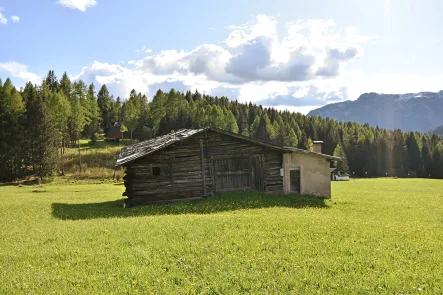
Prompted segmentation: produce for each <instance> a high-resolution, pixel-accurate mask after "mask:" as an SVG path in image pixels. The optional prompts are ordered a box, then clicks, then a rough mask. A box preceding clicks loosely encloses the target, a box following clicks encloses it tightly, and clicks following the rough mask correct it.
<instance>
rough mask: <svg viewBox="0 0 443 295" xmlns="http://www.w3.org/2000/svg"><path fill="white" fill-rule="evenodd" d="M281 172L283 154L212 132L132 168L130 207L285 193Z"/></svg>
mask: <svg viewBox="0 0 443 295" xmlns="http://www.w3.org/2000/svg"><path fill="white" fill-rule="evenodd" d="M281 167H282V152H281V151H280V150H275V149H270V148H264V147H263V146H260V145H257V144H255V143H252V142H249V141H247V140H242V139H237V138H231V137H229V136H227V135H222V134H220V133H217V132H215V131H212V130H211V131H208V132H207V133H206V134H197V135H195V136H193V137H190V138H187V139H186V140H184V141H181V142H176V143H174V145H172V146H169V147H167V148H165V149H163V150H160V151H157V152H155V153H152V154H149V155H147V156H145V157H143V158H141V159H139V160H136V161H134V162H131V163H129V164H128V165H127V169H126V175H125V177H124V179H125V186H126V192H125V195H126V196H127V197H128V199H127V201H126V203H127V204H128V205H135V204H147V203H156V202H166V201H170V200H181V199H190V198H191V199H193V198H202V197H204V196H207V195H212V194H213V193H215V192H217V191H232V190H245V189H247V190H249V189H253V190H260V191H270V192H281V191H283V179H282V177H281V176H280V168H281ZM154 170H155V171H157V173H158V171H160V175H155V173H153V171H154Z"/></svg>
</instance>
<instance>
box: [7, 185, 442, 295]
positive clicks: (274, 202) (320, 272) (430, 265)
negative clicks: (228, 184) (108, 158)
mask: <svg viewBox="0 0 443 295" xmlns="http://www.w3.org/2000/svg"><path fill="white" fill-rule="evenodd" d="M123 190H124V188H123V186H122V185H121V184H113V183H109V182H108V183H102V182H101V181H95V180H93V181H89V182H85V181H80V182H77V183H71V184H69V185H68V184H66V183H52V184H49V185H43V186H42V187H40V186H31V187H26V186H22V187H18V186H3V187H0V266H1V267H0V276H1V278H2V280H1V281H0V293H1V294H13V293H16V294H23V293H24V294H49V293H53V292H54V293H57V294H61V293H63V294H65V293H68V294H122V293H129V294H149V293H161V294H171V293H172V294H177V293H180V294H188V293H220V294H229V293H232V294H238V293H254V294H257V293H262V294H270V293H278V294H284V293H293V294H312V293H319V294H328V293H329V294H415V293H419V292H421V293H423V294H441V293H442V292H443V268H442V267H441V266H442V265H443V226H442V225H443V181H441V180H440V181H439V180H428V179H426V180H424V179H395V180H394V179H366V180H354V181H351V182H340V183H333V199H332V200H331V201H322V200H319V199H307V198H300V197H295V196H272V195H266V194H256V193H231V194H225V195H221V196H217V197H214V198H212V199H208V200H204V201H202V202H196V203H189V202H184V203H177V204H172V205H157V206H145V207H138V208H134V209H122V208H121V207H120V206H121V204H122V200H121V197H120V196H121V193H122V192H123ZM419 290H422V291H419Z"/></svg>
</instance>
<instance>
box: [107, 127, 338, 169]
mask: <svg viewBox="0 0 443 295" xmlns="http://www.w3.org/2000/svg"><path fill="white" fill-rule="evenodd" d="M205 130H213V131H215V132H219V133H223V134H226V135H228V136H232V137H235V138H239V139H242V140H246V141H249V142H253V143H256V144H259V145H263V146H267V147H270V148H274V149H278V150H281V151H286V152H296V153H303V154H310V155H316V156H321V157H324V158H327V159H328V160H341V159H340V158H339V157H334V156H330V155H325V154H321V153H316V152H310V151H307V150H302V149H297V148H292V147H286V146H285V147H281V146H278V145H274V144H270V143H267V142H264V141H261V140H258V139H255V138H250V137H246V136H243V135H239V134H235V133H231V132H228V131H224V130H220V129H210V128H204V129H180V130H178V131H176V132H172V133H169V134H166V135H162V136H158V137H155V138H152V139H149V140H145V141H142V142H139V143H136V144H132V145H129V146H127V147H124V148H123V149H122V150H121V151H120V154H119V156H118V159H117V163H116V164H115V166H121V165H124V164H127V163H129V162H132V161H135V160H137V159H140V158H142V157H144V156H147V155H149V154H152V153H154V152H156V151H159V150H162V149H164V148H166V147H168V146H170V145H172V144H174V143H176V142H179V141H182V140H185V139H187V138H189V137H192V136H193V135H196V134H198V133H201V132H203V131H205Z"/></svg>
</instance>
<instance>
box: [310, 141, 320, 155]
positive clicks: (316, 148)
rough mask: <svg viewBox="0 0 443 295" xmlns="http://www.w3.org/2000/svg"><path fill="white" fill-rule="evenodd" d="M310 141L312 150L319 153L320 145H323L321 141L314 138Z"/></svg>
mask: <svg viewBox="0 0 443 295" xmlns="http://www.w3.org/2000/svg"><path fill="white" fill-rule="evenodd" d="M312 143H313V144H314V152H316V153H320V154H321V146H322V145H323V141H319V140H316V141H313V142H312Z"/></svg>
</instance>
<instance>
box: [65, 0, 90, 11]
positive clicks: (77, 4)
mask: <svg viewBox="0 0 443 295" xmlns="http://www.w3.org/2000/svg"><path fill="white" fill-rule="evenodd" d="M57 3H58V4H60V5H62V6H65V7H67V8H70V9H78V10H80V11H86V9H88V8H89V7H92V6H94V5H97V4H98V1H97V0H58V2H57Z"/></svg>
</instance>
